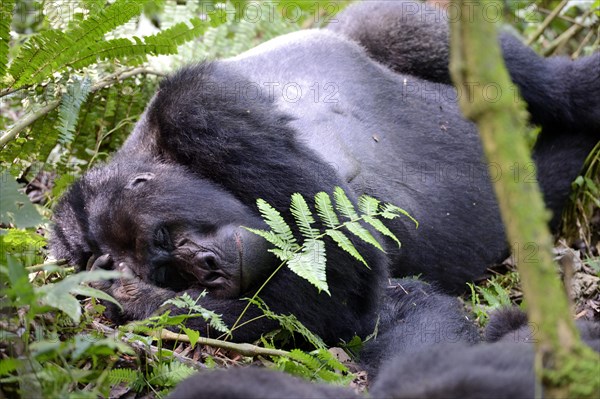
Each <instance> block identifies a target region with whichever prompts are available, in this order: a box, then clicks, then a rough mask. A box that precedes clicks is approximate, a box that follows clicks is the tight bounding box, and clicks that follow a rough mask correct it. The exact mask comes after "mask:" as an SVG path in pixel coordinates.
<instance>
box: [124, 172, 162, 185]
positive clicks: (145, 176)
mask: <svg viewBox="0 0 600 399" xmlns="http://www.w3.org/2000/svg"><path fill="white" fill-rule="evenodd" d="M154 177H155V174H154V173H150V172H148V173H140V174H139V175H136V176H135V177H134V178H133V179H131V181H130V182H129V183H128V184H127V186H126V187H125V188H126V189H134V188H136V187H137V186H139V185H140V184H143V183H146V182H147V181H148V180H152V179H154Z"/></svg>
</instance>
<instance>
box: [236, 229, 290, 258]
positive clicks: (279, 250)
mask: <svg viewBox="0 0 600 399" xmlns="http://www.w3.org/2000/svg"><path fill="white" fill-rule="evenodd" d="M244 228H245V229H246V230H248V231H249V232H251V233H254V234H256V235H258V236H261V237H262V238H264V239H265V240H267V241H268V242H270V243H271V244H273V245H275V247H276V249H270V250H269V252H272V253H274V254H275V255H276V256H277V257H278V258H279V259H280V260H282V261H287V260H289V259H290V258H291V256H292V254H293V252H295V251H297V250H299V249H300V246H299V245H298V244H292V243H289V242H286V241H284V240H282V239H281V236H279V235H277V234H275V233H274V232H272V231H266V230H260V229H252V228H250V227H244Z"/></svg>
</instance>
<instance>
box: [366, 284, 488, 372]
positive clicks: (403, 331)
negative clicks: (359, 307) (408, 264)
mask: <svg viewBox="0 0 600 399" xmlns="http://www.w3.org/2000/svg"><path fill="white" fill-rule="evenodd" d="M386 292H387V295H386V298H385V301H384V305H383V307H382V310H381V313H380V319H379V325H378V334H377V336H376V337H375V338H374V339H372V340H371V341H369V342H367V344H366V345H365V348H364V349H363V351H362V352H361V353H360V360H361V364H362V365H363V366H364V367H365V368H366V369H367V371H368V372H369V377H371V378H372V377H374V376H375V375H376V374H377V372H378V371H379V366H380V364H381V363H383V362H385V361H386V360H387V359H390V358H393V357H398V356H399V355H400V356H402V357H408V358H410V357H411V354H412V353H415V352H418V351H420V350H422V349H423V348H426V347H429V346H434V345H439V344H448V343H463V344H475V343H477V342H479V341H480V337H479V330H478V329H477V327H476V326H475V324H474V323H473V322H472V321H470V320H469V317H468V315H467V313H466V312H465V311H464V308H463V305H462V303H461V302H460V301H459V300H458V299H457V298H455V297H451V296H448V295H444V294H442V293H439V292H438V291H437V290H436V289H435V288H433V287H432V286H431V285H429V284H427V283H423V282H421V281H418V280H409V279H404V280H394V281H393V283H392V284H391V286H389V287H388V288H387V291H386Z"/></svg>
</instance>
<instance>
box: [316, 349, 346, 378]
mask: <svg viewBox="0 0 600 399" xmlns="http://www.w3.org/2000/svg"><path fill="white" fill-rule="evenodd" d="M313 353H314V354H315V355H316V356H317V358H318V359H319V360H320V361H321V362H323V363H325V364H326V365H327V367H328V368H330V369H331V370H337V371H339V372H342V373H347V372H348V367H346V366H345V365H344V364H343V363H342V362H340V361H339V360H338V359H337V358H336V357H335V355H334V354H333V353H331V352H329V351H328V350H327V349H322V348H321V349H317V350H315V351H313V352H312V353H311V354H313Z"/></svg>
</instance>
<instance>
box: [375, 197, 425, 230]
mask: <svg viewBox="0 0 600 399" xmlns="http://www.w3.org/2000/svg"><path fill="white" fill-rule="evenodd" d="M380 214H381V216H382V217H384V218H386V219H395V218H397V217H398V216H402V215H404V216H406V217H408V218H409V219H410V220H412V221H413V223H414V224H415V228H417V229H418V228H419V222H418V221H417V219H415V218H413V217H412V216H411V215H410V214H409V213H408V212H407V211H405V210H404V209H402V208H399V207H397V206H396V205H393V204H390V203H385V204H383V206H382V208H381V212H380Z"/></svg>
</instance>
